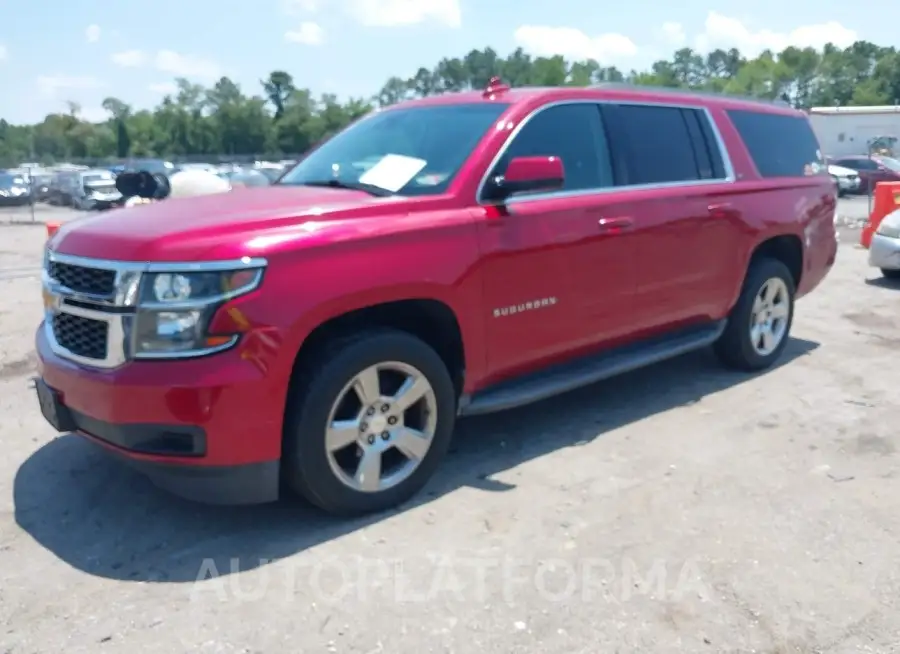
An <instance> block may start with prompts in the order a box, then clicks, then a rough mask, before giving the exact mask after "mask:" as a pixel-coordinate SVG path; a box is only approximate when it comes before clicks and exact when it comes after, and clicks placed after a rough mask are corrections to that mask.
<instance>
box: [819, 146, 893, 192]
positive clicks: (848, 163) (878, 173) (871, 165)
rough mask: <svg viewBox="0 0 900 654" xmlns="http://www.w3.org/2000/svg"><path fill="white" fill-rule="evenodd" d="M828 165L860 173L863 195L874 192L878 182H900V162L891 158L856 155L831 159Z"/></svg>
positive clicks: (860, 187) (860, 189)
mask: <svg viewBox="0 0 900 654" xmlns="http://www.w3.org/2000/svg"><path fill="white" fill-rule="evenodd" d="M828 163H829V164H830V165H835V166H841V167H842V168H849V169H851V170H855V171H856V172H857V173H859V178H860V186H859V191H860V192H861V193H868V192H870V191H874V190H875V185H876V184H877V183H878V182H900V161H898V160H897V159H893V158H891V157H882V156H878V155H873V156H871V157H867V156H865V155H855V156H849V157H838V158H835V159H830V160H829V161H828Z"/></svg>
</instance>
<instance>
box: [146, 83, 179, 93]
mask: <svg viewBox="0 0 900 654" xmlns="http://www.w3.org/2000/svg"><path fill="white" fill-rule="evenodd" d="M147 88H148V89H150V90H151V91H153V92H154V93H159V94H160V95H174V94H175V93H177V92H178V86H177V85H176V84H175V82H161V83H159V84H151V85H150V86H148V87H147Z"/></svg>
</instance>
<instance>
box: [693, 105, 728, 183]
mask: <svg viewBox="0 0 900 654" xmlns="http://www.w3.org/2000/svg"><path fill="white" fill-rule="evenodd" d="M684 111H690V112H691V113H693V114H694V117H695V118H696V119H697V124H698V125H700V131H701V132H702V133H703V143H704V144H705V145H706V151H707V152H708V153H709V158H710V164H711V165H712V171H713V179H725V176H726V175H725V159H724V158H723V157H722V149H721V147H720V146H719V141H718V139H716V135H715V132H713V128H712V124H711V123H710V120H711V118H710V116H709V115H708V114H707V113H706V112H705V111H701V110H700V109H685V110H684Z"/></svg>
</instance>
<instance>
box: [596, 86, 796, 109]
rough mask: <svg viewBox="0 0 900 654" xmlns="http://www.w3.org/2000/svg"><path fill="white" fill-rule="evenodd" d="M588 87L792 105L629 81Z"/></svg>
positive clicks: (783, 105)
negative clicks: (630, 82)
mask: <svg viewBox="0 0 900 654" xmlns="http://www.w3.org/2000/svg"><path fill="white" fill-rule="evenodd" d="M588 88H591V89H609V90H616V89H620V90H623V91H641V90H643V91H650V92H651V93H652V92H657V93H660V92H661V93H680V94H681V95H693V96H696V97H698V98H719V99H722V98H725V99H731V100H740V101H742V102H755V103H757V104H762V105H768V106H771V105H776V106H780V107H790V106H791V104H790V103H789V102H785V101H784V100H768V99H765V98H754V97H752V96H748V95H737V94H733V93H715V92H713V91H697V90H696V89H682V88H675V87H671V86H647V85H644V84H629V83H627V82H601V83H600V84H592V85H591V86H589V87H588Z"/></svg>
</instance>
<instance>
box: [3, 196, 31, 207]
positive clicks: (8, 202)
mask: <svg viewBox="0 0 900 654" xmlns="http://www.w3.org/2000/svg"><path fill="white" fill-rule="evenodd" d="M29 204H31V196H30V195H0V207H24V206H26V205H29Z"/></svg>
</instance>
